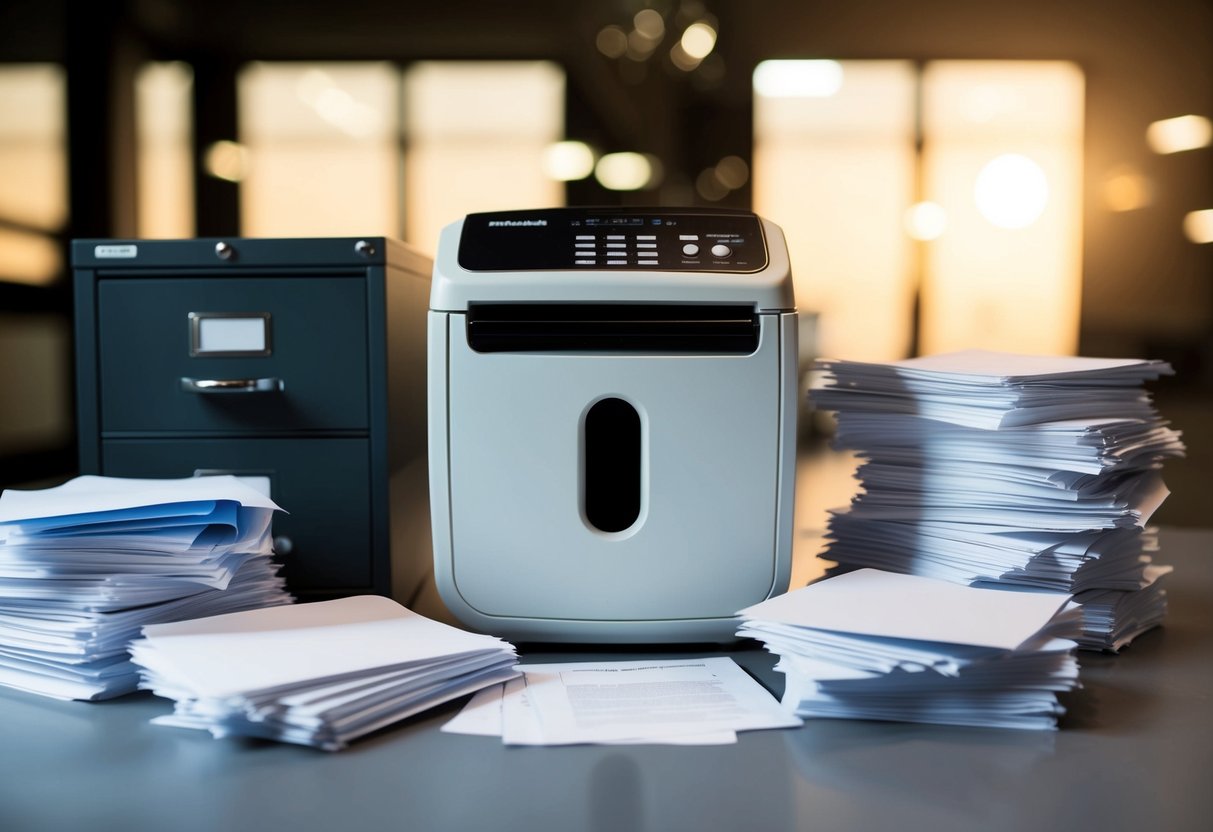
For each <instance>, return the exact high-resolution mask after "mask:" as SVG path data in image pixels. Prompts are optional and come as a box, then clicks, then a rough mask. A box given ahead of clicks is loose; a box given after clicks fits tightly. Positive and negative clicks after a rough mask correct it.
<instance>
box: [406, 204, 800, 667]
mask: <svg viewBox="0 0 1213 832" xmlns="http://www.w3.org/2000/svg"><path fill="white" fill-rule="evenodd" d="M526 222H531V223H538V222H543V223H544V225H526V224H522V223H526ZM489 223H506V224H496V225H490V224H489ZM537 232H538V233H537ZM465 235H466V237H465ZM712 235H715V236H712ZM692 236H693V237H695V238H697V239H696V240H694V241H690V242H688V241H687V239H686V238H688V237H692ZM499 238H505V240H506V242H505V243H503V244H499V243H498V242H497V241H498V239H499ZM617 240H619V241H622V242H624V243H625V245H624V246H612V247H610V248H608V247H607V245H606V243H607V242H608V241H609V242H615V241H617ZM649 240H652V241H653V242H655V243H657V246H646V247H643V248H642V247H639V246H638V242H647V241H649ZM587 242H592V243H594V246H593V247H591V246H588V245H585V244H584V243H587ZM577 243H582V245H580V246H578V245H576V244H577ZM475 245H479V246H480V249H479V251H476V250H471V251H470V252H469V249H474V247H475ZM688 245H692V246H694V247H695V248H696V249H697V250H698V251H697V254H698V256H691V255H689V254H687V252H690V251H691V250H692V249H691V248H688V247H687V246H688ZM713 246H717V247H718V248H716V249H715V252H716V253H715V254H713V252H712V247H713ZM720 246H724V247H727V250H728V256H727V257H726V256H722V255H723V252H724V251H725V250H726V248H724V247H720ZM553 249H555V251H553ZM591 251H592V252H593V254H592V255H589V256H587V255H588V253H589V252H591ZM717 255H721V256H717ZM561 258H565V259H567V260H568V261H570V262H568V264H567V266H566V267H565V268H560V266H561V265H563V261H562V259H561ZM591 261H592V262H591ZM654 261H655V262H656V265H654ZM608 263H609V265H608ZM486 266H494V267H496V268H486ZM528 266H529V267H528ZM730 269H733V270H730ZM796 360H797V343H796V315H795V311H794V308H793V302H792V294H791V281H790V271H789V269H788V265H787V254H786V249H785V247H784V242H783V237H782V234H781V233H780V232H779V229H778V228H777V227H776V226H774V225H772V224H771V223H769V222H766V221H763V220H761V219H760V218H758V217H755V216H754V215H752V214H744V213H743V214H738V213H737V212H706V211H701V210H687V211H671V210H656V211H653V210H648V211H640V212H637V211H627V210H608V209H593V210H586V209H547V210H544V211H527V212H498V213H494V214H482V215H470V216H469V217H468V218H466V219H465V220H463V221H461V222H457V223H455V224H453V225H452V226H449V227H448V228H447V229H445V231H444V232H443V236H442V238H441V240H440V244H439V252H438V258H437V261H436V265H435V274H434V289H433V293H432V296H431V311H430V313H429V386H430V390H429V403H430V409H429V430H430V444H429V451H430V479H431V507H432V513H433V528H434V557H435V578H436V583H437V586H438V590H439V593H440V595H441V597H442V599H443V601H444V602H445V604H446V605H447V607H448V609H449V610H450V611H451V613H453V614H454V616H455V617H456V618H458V619H459V620H461V621H462V622H464V623H465V624H467V625H468V626H471V627H474V628H476V629H478V630H482V631H485V632H489V633H493V634H495V635H499V636H502V637H504V638H509V639H512V640H515V641H559V642H600V643H601V642H617V643H628V642H631V643H635V642H675V641H678V642H687V641H727V640H730V639H731V638H733V634H734V632H735V630H736V626H737V623H736V619H735V617H734V614H735V613H736V612H737V611H738V610H740V609H741V608H743V607H746V606H749V605H751V604H754V603H757V602H759V601H761V600H763V599H765V598H768V597H770V596H771V595H775V594H778V593H781V592H784V591H786V589H787V584H788V579H789V574H790V567H791V536H792V508H793V502H794V494H793V488H794V466H795V435H796V434H795V419H796V396H797V390H798V385H797V367H796Z"/></svg>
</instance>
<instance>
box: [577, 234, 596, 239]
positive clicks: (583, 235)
mask: <svg viewBox="0 0 1213 832" xmlns="http://www.w3.org/2000/svg"><path fill="white" fill-rule="evenodd" d="M576 239H578V240H592V239H594V235H593V234H578V235H577V237H576Z"/></svg>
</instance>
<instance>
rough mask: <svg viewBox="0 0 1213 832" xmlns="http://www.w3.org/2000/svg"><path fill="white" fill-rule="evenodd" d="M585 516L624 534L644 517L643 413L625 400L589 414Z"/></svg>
mask: <svg viewBox="0 0 1213 832" xmlns="http://www.w3.org/2000/svg"><path fill="white" fill-rule="evenodd" d="M584 430H585V471H584V476H585V492H584V493H585V517H586V519H587V520H588V521H589V522H590V524H591V525H592V526H594V528H596V529H598V530H599V531H604V532H621V531H623V530H625V529H627V528H630V527H631V526H632V525H633V524H634V523H635V522H636V518H638V517H639V516H640V489H641V471H640V414H639V413H637V412H636V408H634V407H632V405H630V404H628V403H627V402H625V401H624V400H623V399H617V398H610V399H603V400H601V401H599V402H597V403H595V404H594V406H593V407H591V408H590V409H589V410H588V411H586V414H585V427H584Z"/></svg>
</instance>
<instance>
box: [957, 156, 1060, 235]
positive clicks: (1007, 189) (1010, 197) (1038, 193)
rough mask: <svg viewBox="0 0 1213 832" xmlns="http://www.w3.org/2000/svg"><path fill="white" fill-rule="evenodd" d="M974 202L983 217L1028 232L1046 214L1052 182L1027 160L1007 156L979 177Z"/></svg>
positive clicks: (1024, 157) (987, 168)
mask: <svg viewBox="0 0 1213 832" xmlns="http://www.w3.org/2000/svg"><path fill="white" fill-rule="evenodd" d="M973 199H974V200H975V201H976V202H977V210H978V211H980V212H981V215H982V216H983V217H985V218H986V219H987V220H989V221H990V222H991V223H993V224H994V225H996V226H998V227H999V228H1027V227H1028V226H1029V225H1031V224H1032V223H1034V222H1036V220H1037V219H1039V218H1040V215H1041V214H1042V213H1044V210H1045V205H1046V204H1047V203H1048V201H1049V182H1048V180H1047V179H1046V178H1045V172H1044V171H1043V170H1041V168H1040V165H1038V164H1036V163H1035V162H1033V161H1032V160H1031V159H1029V158H1028V157H1027V156H1021V155H1019V154H1017V153H1005V154H1003V155H1002V156H998V157H996V158H994V159H991V160H990V161H989V162H987V163H986V166H985V167H983V168H982V169H981V173H979V174H977V182H976V183H975V185H974V186H973Z"/></svg>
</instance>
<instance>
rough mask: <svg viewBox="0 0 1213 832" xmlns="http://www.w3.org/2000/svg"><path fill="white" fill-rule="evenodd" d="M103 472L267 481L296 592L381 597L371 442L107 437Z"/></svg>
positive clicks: (282, 555)
mask: <svg viewBox="0 0 1213 832" xmlns="http://www.w3.org/2000/svg"><path fill="white" fill-rule="evenodd" d="M101 467H102V473H103V474H105V475H107V476H114V477H189V476H193V475H194V474H195V473H196V472H198V471H210V472H215V473H233V474H237V475H241V474H244V475H257V476H268V477H269V479H270V487H271V496H272V497H273V499H274V501H275V502H276V503H278V505H280V506H281V507H282V508H283V509H284V510H285V512H286V513H275V515H274V536H275V538H282V537H285V538H288V539H289V540H290V552H289V553H287V552H283V553H280V554H279V555H278V557H277V560H278V561H279V562H281V563H282V564H283V569H282V575H283V576H284V577H285V578H286V580H287V585H288V587H289V588H290V590H291V591H292V592H296V593H298V592H303V593H309V592H321V593H337V592H353V591H362V592H369V591H375V590H374V589H373V588H372V585H373V583H374V564H373V562H372V561H373V557H374V556H373V554H372V551H373V547H372V541H371V528H372V525H371V514H372V511H373V509H372V505H371V503H372V500H371V494H370V480H371V477H370V450H369V443H368V440H365V439H344V438H336V439H183V440H178V439H139V440H134V439H131V440H127V439H108V440H105V441H103V442H102V443H101Z"/></svg>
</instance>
